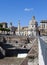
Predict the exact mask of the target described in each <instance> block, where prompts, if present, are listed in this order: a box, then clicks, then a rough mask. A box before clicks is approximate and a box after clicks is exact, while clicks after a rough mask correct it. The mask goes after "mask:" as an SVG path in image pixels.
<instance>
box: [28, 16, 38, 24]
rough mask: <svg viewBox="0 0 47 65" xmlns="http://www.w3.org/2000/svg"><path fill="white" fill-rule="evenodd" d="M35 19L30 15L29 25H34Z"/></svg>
mask: <svg viewBox="0 0 47 65" xmlns="http://www.w3.org/2000/svg"><path fill="white" fill-rule="evenodd" d="M36 23H37V21H36V20H35V16H33V17H32V20H30V23H29V24H30V25H35V24H36Z"/></svg>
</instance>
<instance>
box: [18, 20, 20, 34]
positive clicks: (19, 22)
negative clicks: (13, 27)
mask: <svg viewBox="0 0 47 65" xmlns="http://www.w3.org/2000/svg"><path fill="white" fill-rule="evenodd" d="M18 35H20V20H19V21H18Z"/></svg>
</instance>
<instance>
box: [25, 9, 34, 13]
mask: <svg viewBox="0 0 47 65" xmlns="http://www.w3.org/2000/svg"><path fill="white" fill-rule="evenodd" d="M32 10H33V8H25V9H24V11H27V12H30V11H32Z"/></svg>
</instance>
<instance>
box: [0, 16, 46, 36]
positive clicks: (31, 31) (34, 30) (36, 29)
mask: <svg viewBox="0 0 47 65" xmlns="http://www.w3.org/2000/svg"><path fill="white" fill-rule="evenodd" d="M0 24H1V25H2V26H1V25H0V28H1V27H2V28H8V24H7V23H6V22H2V23H0ZM9 29H10V34H16V35H24V36H36V35H38V34H39V35H47V20H41V22H40V26H38V22H37V21H36V20H35V16H33V17H32V19H31V20H30V21H29V25H28V26H25V27H21V26H20V21H18V27H16V26H13V25H12V22H11V23H10V26H9Z"/></svg>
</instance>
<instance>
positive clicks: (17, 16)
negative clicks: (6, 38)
mask: <svg viewBox="0 0 47 65" xmlns="http://www.w3.org/2000/svg"><path fill="white" fill-rule="evenodd" d="M32 16H35V17H36V20H37V21H38V23H40V21H41V20H42V19H47V0H0V22H7V23H8V24H9V23H10V22H12V23H13V25H14V26H18V20H20V23H21V26H28V24H29V21H30V19H31V18H32Z"/></svg>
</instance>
